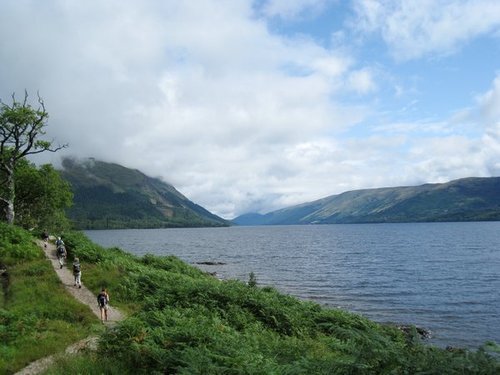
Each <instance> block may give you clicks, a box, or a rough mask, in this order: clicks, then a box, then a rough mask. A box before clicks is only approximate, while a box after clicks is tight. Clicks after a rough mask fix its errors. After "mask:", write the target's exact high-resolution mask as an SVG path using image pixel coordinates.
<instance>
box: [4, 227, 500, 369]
mask: <svg viewBox="0 0 500 375" xmlns="http://www.w3.org/2000/svg"><path fill="white" fill-rule="evenodd" d="M64 238H65V242H66V243H67V245H68V250H69V253H70V256H71V257H75V256H78V257H79V258H80V260H81V262H82V267H83V271H82V272H83V275H84V282H85V284H86V285H87V286H89V287H90V289H91V290H93V291H94V292H96V293H97V291H98V290H99V289H100V288H101V287H103V286H105V287H107V288H108V290H109V291H110V293H111V301H112V303H113V304H114V305H117V306H118V307H120V308H121V309H123V310H124V311H127V312H129V313H130V316H129V318H127V319H126V320H124V321H122V322H120V323H119V324H118V325H117V326H116V327H115V328H113V329H110V330H107V331H105V332H103V333H102V335H101V338H100V342H99V351H98V352H97V353H91V352H90V353H84V354H81V355H76V356H71V357H65V358H60V359H59V360H58V361H57V363H56V364H54V366H53V367H52V368H51V369H50V370H49V371H48V372H47V374H64V373H68V372H72V373H82V374H94V373H104V374H118V373H119V374H165V373H168V374H170V373H178V374H497V373H500V364H499V362H498V360H497V359H496V358H495V357H494V356H492V355H491V354H489V353H488V352H486V351H485V350H484V349H483V348H481V349H480V350H478V351H475V352H472V351H467V350H454V351H446V350H442V349H439V348H435V347H431V346H426V345H422V343H420V342H419V340H418V337H417V336H416V335H409V336H406V335H404V334H403V333H402V332H400V331H399V330H397V329H396V328H393V327H387V326H383V325H379V324H377V323H374V322H372V321H369V320H367V319H365V318H363V317H361V316H359V315H355V314H352V313H349V312H346V311H342V310H338V309H326V308H323V307H321V306H320V305H318V304H315V303H312V302H305V301H300V300H298V299H296V298H292V297H290V296H287V295H284V294H281V293H279V292H278V291H276V290H275V289H273V288H269V287H266V288H259V287H256V286H249V285H246V284H245V283H242V282H239V281H227V282H221V281H219V280H217V279H215V278H213V277H211V276H209V275H207V274H204V273H203V272H201V271H200V270H198V269H196V268H194V267H191V266H189V265H187V264H185V263H184V262H182V261H180V260H179V259H177V258H176V257H173V256H170V257H156V256H152V255H147V256H145V257H141V258H139V257H135V256H132V255H130V254H128V253H125V252H123V251H122V250H120V249H116V248H113V249H103V248H101V247H99V246H97V245H95V244H92V243H91V242H90V241H89V240H88V239H87V238H86V237H85V236H84V235H83V234H82V233H78V232H74V233H67V234H65V236H64ZM40 267H41V266H40V265H38V264H36V263H33V265H32V266H29V267H28V266H26V267H25V266H19V272H21V273H23V274H30V275H31V276H30V277H39V278H40V279H39V281H40V282H41V281H42V280H45V279H51V278H53V276H51V275H50V273H49V274H44V273H43V272H42V271H39V268H40ZM28 270H29V271H28ZM42 275H44V276H42ZM19 286H20V288H21V289H24V287H23V286H22V284H19ZM24 286H25V287H26V288H27V284H24ZM26 293H28V292H26ZM49 294H50V293H49ZM45 297H46V298H51V297H48V296H45ZM21 305H23V304H21ZM46 308H48V307H46ZM70 310H71V311H77V306H75V307H74V309H73V307H71V308H70ZM25 311H27V310H25ZM13 314H14V313H13ZM43 316H44V315H43V314H42V313H40V314H39V315H38V316H37V317H34V318H33V319H32V321H30V323H29V324H32V325H34V324H38V322H39V321H40V320H42V321H43V319H40V317H43ZM75 316H76V315H75ZM64 317H66V318H67V315H66V313H63V312H61V317H60V318H58V319H57V320H56V321H58V322H61V324H64V322H66V323H69V322H67V321H66V320H65V318H64ZM82 324H83V325H85V324H86V323H83V322H82ZM69 325H71V324H69ZM60 328H61V330H64V329H66V328H68V329H71V327H64V326H63V327H60ZM18 329H21V328H18ZM29 329H30V328H28V330H29ZM72 339H73V337H72ZM74 339H75V340H76V337H75V338H74ZM32 342H33V340H32V339H28V340H27V342H26V345H30V343H32ZM9 347H10V345H7V346H5V348H6V349H7V350H8V348H9ZM2 354H3V353H2Z"/></svg>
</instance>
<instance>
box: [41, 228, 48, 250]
mask: <svg viewBox="0 0 500 375" xmlns="http://www.w3.org/2000/svg"><path fill="white" fill-rule="evenodd" d="M42 239H43V246H44V247H45V248H46V247H47V243H48V242H49V232H47V230H44V231H43V233H42Z"/></svg>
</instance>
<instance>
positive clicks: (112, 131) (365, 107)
mask: <svg viewBox="0 0 500 375" xmlns="http://www.w3.org/2000/svg"><path fill="white" fill-rule="evenodd" d="M0 34H1V35H2V37H1V38H0V98H1V100H2V101H3V102H4V103H11V102H12V98H11V96H12V94H13V93H15V95H16V98H18V99H22V98H23V95H24V92H25V90H26V91H27V92H28V93H29V95H30V97H29V99H30V100H31V102H32V104H33V106H36V104H37V101H36V95H37V94H36V93H37V92H39V94H40V96H41V97H42V98H43V100H44V103H45V107H46V109H47V111H48V112H49V115H50V118H49V120H48V122H47V127H46V134H45V139H48V140H53V142H54V144H55V145H57V144H68V148H67V149H65V150H63V151H60V152H58V153H44V154H41V155H39V157H38V158H37V159H36V160H35V161H36V162H37V163H45V162H50V163H53V164H55V165H58V163H60V159H61V157H63V156H74V157H77V158H86V157H95V158H96V159H99V160H103V161H106V162H114V163H119V164H121V165H123V166H125V167H129V168H136V169H139V170H140V171H142V172H143V173H145V174H147V175H149V176H152V177H159V178H161V179H162V180H164V181H165V182H168V183H170V184H172V185H174V186H175V187H176V188H177V189H178V190H179V191H180V192H181V193H183V194H184V195H185V196H186V197H188V198H189V199H190V200H192V201H194V202H195V203H197V204H200V205H201V206H203V207H205V208H206V209H208V210H209V211H211V212H213V213H215V214H217V215H219V216H222V217H224V218H226V219H232V218H234V217H235V216H237V215H240V214H243V213H248V212H259V213H267V212H270V211H273V210H276V209H280V208H283V207H288V206H291V205H295V204H300V203H304V202H309V201H313V200H316V199H320V198H324V197H326V196H330V195H333V194H340V193H342V192H344V191H349V190H356V189H365V188H378V187H389V186H390V187H392V186H409V185H419V184H423V183H440V182H447V181H450V180H453V179H457V178H463V177H491V176H500V1H498V0H254V1H252V0H184V1H182V0H181V1H179V0H140V1H139V0H85V1H77V0H44V1H38V0H0Z"/></svg>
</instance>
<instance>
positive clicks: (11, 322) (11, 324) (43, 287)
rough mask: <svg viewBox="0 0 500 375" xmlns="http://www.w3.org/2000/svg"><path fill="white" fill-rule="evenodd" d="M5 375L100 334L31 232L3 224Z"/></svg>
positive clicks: (0, 360)
mask: <svg viewBox="0 0 500 375" xmlns="http://www.w3.org/2000/svg"><path fill="white" fill-rule="evenodd" d="M0 273H1V274H0V281H1V287H2V289H1V295H0V374H5V373H13V372H14V371H16V370H19V369H20V368H22V367H24V366H25V365H27V364H28V363H29V362H31V361H33V360H36V359H38V358H41V357H45V356H47V355H50V354H53V353H56V352H59V351H62V350H63V349H64V348H66V347H67V346H68V345H70V344H72V343H74V342H75V341H78V340H79V339H81V338H84V337H86V336H88V335H90V333H91V332H92V331H95V330H100V328H101V327H100V326H99V325H94V324H96V323H97V322H98V320H97V319H96V317H95V316H94V315H93V314H92V312H91V311H90V309H89V308H88V307H86V306H83V305H81V304H80V303H78V302H77V301H76V300H75V299H74V298H73V297H72V296H71V295H70V294H68V293H67V292H66V291H65V289H64V287H63V285H62V284H61V282H60V281H59V279H58V278H57V276H56V275H55V273H54V270H53V268H52V266H51V264H50V263H49V262H48V261H47V259H46V258H45V256H44V254H43V252H42V251H41V249H40V247H39V246H37V245H36V244H35V242H34V240H33V237H32V236H31V234H30V233H28V232H26V231H24V230H22V229H20V228H18V227H16V226H13V225H7V224H4V223H0Z"/></svg>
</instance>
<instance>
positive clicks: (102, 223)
mask: <svg viewBox="0 0 500 375" xmlns="http://www.w3.org/2000/svg"><path fill="white" fill-rule="evenodd" d="M62 167H63V169H62V170H61V175H62V177H63V178H64V179H65V180H67V181H68V182H69V183H70V184H71V186H72V189H73V193H74V205H73V206H72V207H71V208H70V209H69V210H68V212H67V214H68V216H69V218H70V219H71V220H72V221H73V222H74V224H75V226H76V227H77V228H79V229H104V228H113V229H115V228H163V227H204V226H227V225H229V223H228V222H227V221H226V220H224V219H222V218H220V217H219V216H217V215H214V214H212V213H211V212H209V211H208V210H206V209H205V208H203V207H201V206H199V205H197V204H195V203H193V202H192V201H190V200H189V199H188V198H186V197H185V196H184V195H182V194H181V193H180V192H179V191H177V190H176V189H175V187H173V186H172V185H170V184H167V183H165V182H163V181H161V180H159V179H157V178H152V177H148V176H146V175H145V174H143V173H142V172H140V171H138V170H136V169H129V168H126V167H123V166H121V165H118V164H114V163H106V162H102V161H98V160H95V159H93V158H89V159H84V160H76V159H72V158H65V159H63V161H62Z"/></svg>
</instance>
